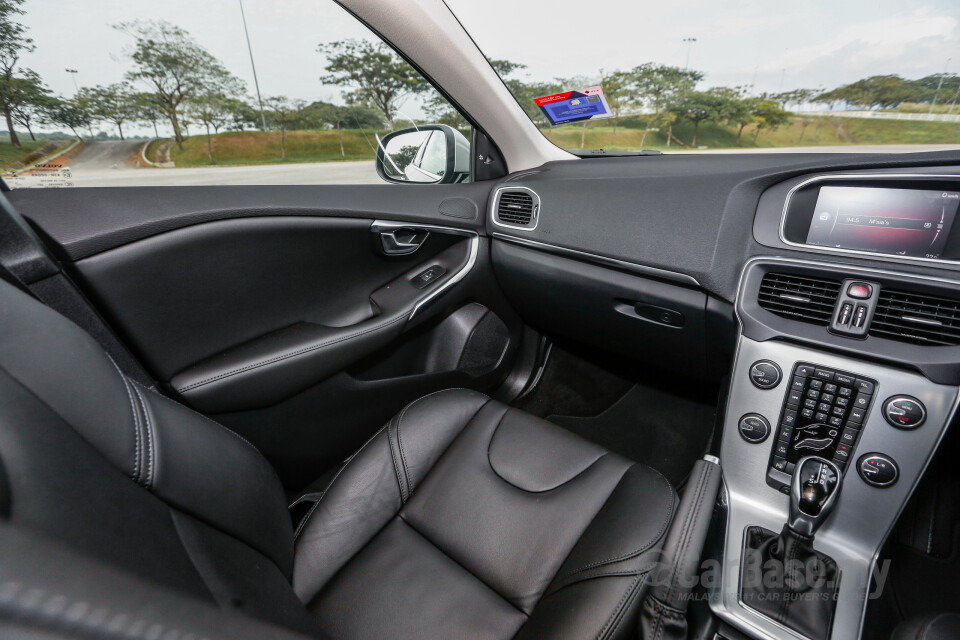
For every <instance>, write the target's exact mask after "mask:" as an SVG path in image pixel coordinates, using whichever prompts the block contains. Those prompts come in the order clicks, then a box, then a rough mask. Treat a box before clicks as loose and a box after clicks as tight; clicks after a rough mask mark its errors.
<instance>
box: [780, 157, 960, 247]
mask: <svg viewBox="0 0 960 640" xmlns="http://www.w3.org/2000/svg"><path fill="white" fill-rule="evenodd" d="M885 178H894V179H898V180H900V179H907V178H921V179H923V178H935V179H947V180H950V179H954V180H960V175H957V174H950V173H842V174H841V173H838V174H826V175H818V176H812V177H810V178H807V179H805V180H803V181H801V182H799V183H797V184H796V185H794V186H793V187H791V188H790V190H789V191H787V196H786V199H785V200H784V202H783V210H782V211H781V212H780V230H779V233H780V241H781V242H783V243H784V244H786V245H789V246H791V247H800V248H802V249H806V250H810V251H817V252H824V253H836V254H841V255H850V256H869V257H872V258H883V259H884V260H897V261H900V262H907V263H911V262H915V263H919V264H930V263H932V264H960V261H958V260H943V259H941V258H915V257H911V256H898V255H891V254H889V253H877V252H875V251H858V250H856V249H838V248H836V247H824V246H821V245H817V244H806V243H803V242H793V241H791V240H787V236H786V233H785V231H784V229H785V227H786V224H787V211H788V210H789V208H790V199H791V198H793V195H794V194H795V193H796V192H797V191H799V190H800V189H802V188H803V187H805V186H807V185H809V184H812V183H815V182H829V181H831V180H848V181H850V180H864V181H866V180H878V179H885ZM958 188H960V185H958Z"/></svg>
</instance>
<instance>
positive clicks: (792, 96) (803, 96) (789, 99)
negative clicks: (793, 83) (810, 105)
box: [770, 89, 817, 109]
mask: <svg viewBox="0 0 960 640" xmlns="http://www.w3.org/2000/svg"><path fill="white" fill-rule="evenodd" d="M816 95H817V91H815V90H813V89H791V90H790V91H782V92H780V93H777V94H774V95H772V96H770V98H771V99H773V100H775V101H776V102H778V103H779V104H780V107H781V108H783V109H786V108H787V107H788V106H790V105H791V104H795V105H802V104H804V103H806V102H810V101H811V100H813V99H814V97H816Z"/></svg>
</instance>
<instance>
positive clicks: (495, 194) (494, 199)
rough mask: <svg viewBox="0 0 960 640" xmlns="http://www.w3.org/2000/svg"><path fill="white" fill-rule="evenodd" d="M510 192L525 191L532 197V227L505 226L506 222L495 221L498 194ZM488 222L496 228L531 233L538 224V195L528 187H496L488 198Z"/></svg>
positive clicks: (498, 201)
mask: <svg viewBox="0 0 960 640" xmlns="http://www.w3.org/2000/svg"><path fill="white" fill-rule="evenodd" d="M506 190H511V191H526V192H527V193H529V194H530V195H532V196H533V197H534V200H535V202H534V205H533V216H532V219H533V226H532V227H521V226H520V225H517V224H507V223H506V222H500V221H499V220H497V205H498V204H500V192H502V191H506ZM490 220H491V222H493V224H495V225H497V226H498V227H506V228H507V229H516V230H518V231H533V230H534V229H536V228H537V225H538V224H540V194H538V193H537V192H536V191H534V190H533V189H531V188H530V187H524V186H522V185H503V186H500V187H497V188H496V190H495V191H494V192H493V195H492V196H491V197H490Z"/></svg>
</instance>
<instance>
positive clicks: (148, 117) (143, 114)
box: [133, 92, 163, 138]
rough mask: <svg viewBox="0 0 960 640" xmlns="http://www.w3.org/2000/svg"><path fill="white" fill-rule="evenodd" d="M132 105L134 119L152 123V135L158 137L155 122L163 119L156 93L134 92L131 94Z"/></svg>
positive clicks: (158, 133) (158, 132)
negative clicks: (134, 114)
mask: <svg viewBox="0 0 960 640" xmlns="http://www.w3.org/2000/svg"><path fill="white" fill-rule="evenodd" d="M133 105H134V110H135V113H136V116H135V117H134V120H139V121H140V122H149V123H150V124H152V125H153V136H154V137H155V138H159V137H160V131H159V130H158V129H157V122H159V121H160V120H161V119H163V111H162V109H161V106H160V101H159V100H157V96H156V94H154V93H146V92H142V93H135V94H134V95H133Z"/></svg>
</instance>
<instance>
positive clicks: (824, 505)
mask: <svg viewBox="0 0 960 640" xmlns="http://www.w3.org/2000/svg"><path fill="white" fill-rule="evenodd" d="M840 477H841V474H840V469H838V468H837V465H835V464H834V463H832V462H830V461H829V460H826V459H824V458H819V457H817V456H809V457H806V458H803V459H802V460H800V462H798V463H797V467H796V469H794V471H793V481H792V482H791V487H790V519H789V520H788V521H787V526H788V527H790V529H791V530H792V531H793V532H794V533H797V534H799V535H803V536H812V535H813V534H814V533H816V531H817V529H819V528H820V525H822V524H823V523H824V522H825V521H826V519H827V517H828V516H829V515H830V511H831V509H833V504H834V502H836V499H837V495H839V493H840Z"/></svg>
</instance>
